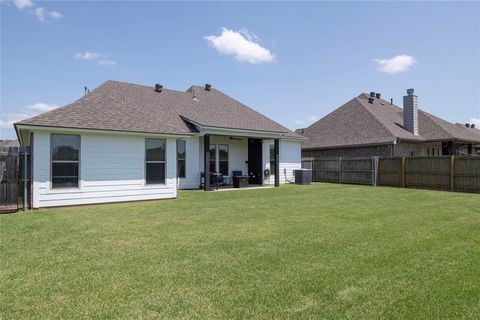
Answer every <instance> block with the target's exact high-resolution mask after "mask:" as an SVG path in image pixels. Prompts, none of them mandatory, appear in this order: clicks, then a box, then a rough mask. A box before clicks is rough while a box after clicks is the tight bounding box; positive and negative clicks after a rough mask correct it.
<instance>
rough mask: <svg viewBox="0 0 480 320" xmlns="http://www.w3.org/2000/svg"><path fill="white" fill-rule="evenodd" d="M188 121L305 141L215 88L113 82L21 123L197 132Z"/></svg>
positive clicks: (110, 81)
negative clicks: (159, 88) (158, 87)
mask: <svg viewBox="0 0 480 320" xmlns="http://www.w3.org/2000/svg"><path fill="white" fill-rule="evenodd" d="M194 94H195V99H193V95H194ZM184 119H187V120H190V121H193V122H195V123H198V124H200V125H202V126H205V127H222V128H232V129H245V130H255V131H268V132H277V133H284V134H285V135H286V136H287V137H291V138H298V139H302V138H303V137H302V136H301V135H299V134H296V133H293V132H292V131H290V130H289V129H287V128H285V127H283V126H282V125H280V124H278V123H277V122H275V121H273V120H271V119H269V118H267V117H266V116H264V115H262V114H260V113H258V112H256V111H255V110H253V109H251V108H249V107H247V106H246V105H244V104H242V103H240V102H238V101H237V100H235V99H233V98H231V97H229V96H227V95H226V94H224V93H222V92H220V91H218V90H216V89H213V88H212V89H211V90H210V91H206V90H205V89H204V88H203V87H199V86H192V87H191V88H190V89H188V90H187V91H176V90H169V89H163V91H162V92H156V91H155V90H154V88H153V87H149V86H142V85H138V84H131V83H125V82H118V81H112V80H109V81H106V82H105V83H103V84H102V85H100V86H99V87H98V88H96V89H95V90H93V91H92V92H91V93H89V94H88V95H86V96H84V97H82V98H80V99H78V100H77V101H75V102H73V103H71V104H69V105H67V106H65V107H62V108H58V109H55V110H52V111H49V112H46V113H43V114H40V115H38V116H36V117H33V118H30V119H26V120H23V121H20V122H18V123H17V124H22V125H37V126H54V127H68V128H83V129H98V130H115V131H132V132H144V133H166V134H186V135H188V134H191V133H192V126H191V125H189V124H188V123H187V122H186V121H185V120H184Z"/></svg>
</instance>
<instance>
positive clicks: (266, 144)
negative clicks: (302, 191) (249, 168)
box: [263, 140, 302, 184]
mask: <svg viewBox="0 0 480 320" xmlns="http://www.w3.org/2000/svg"><path fill="white" fill-rule="evenodd" d="M273 143H274V141H273V140H263V168H264V169H271V168H270V145H273ZM301 146H302V143H301V142H300V141H292V140H280V154H279V157H280V164H279V167H280V168H279V169H280V172H279V174H280V183H286V182H293V181H295V178H294V175H293V170H295V169H300V168H301V167H302V159H301V153H302V151H301ZM270 171H271V170H270ZM263 183H264V184H274V183H275V176H274V175H273V174H272V175H270V177H269V178H268V177H264V180H263Z"/></svg>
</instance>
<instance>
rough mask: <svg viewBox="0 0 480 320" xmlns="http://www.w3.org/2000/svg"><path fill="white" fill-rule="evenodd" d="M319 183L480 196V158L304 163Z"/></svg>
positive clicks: (325, 159)
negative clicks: (452, 192)
mask: <svg viewBox="0 0 480 320" xmlns="http://www.w3.org/2000/svg"><path fill="white" fill-rule="evenodd" d="M302 167H303V168H307V169H311V170H312V179H313V181H316V182H334V183H353V184H365V185H373V186H376V185H379V186H389V187H399V188H418V189H429V190H444V191H457V192H473V193H480V158H478V157H467V156H465V157H462V156H458V157H457V156H436V157H380V158H379V157H373V158H320V159H313V158H310V159H303V160H302Z"/></svg>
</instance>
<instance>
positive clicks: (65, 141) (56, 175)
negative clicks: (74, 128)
mask: <svg viewBox="0 0 480 320" xmlns="http://www.w3.org/2000/svg"><path fill="white" fill-rule="evenodd" d="M50 145H51V161H52V188H78V167H79V162H80V161H79V154H80V152H79V150H80V136H75V135H63V134H52V135H51V144H50Z"/></svg>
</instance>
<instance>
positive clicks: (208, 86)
mask: <svg viewBox="0 0 480 320" xmlns="http://www.w3.org/2000/svg"><path fill="white" fill-rule="evenodd" d="M210 89H212V85H211V84H209V83H205V90H207V91H210Z"/></svg>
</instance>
